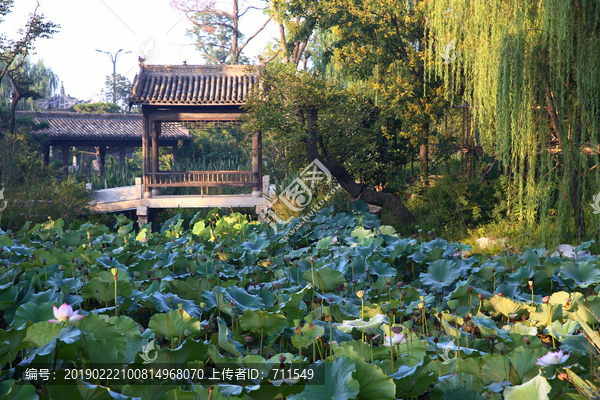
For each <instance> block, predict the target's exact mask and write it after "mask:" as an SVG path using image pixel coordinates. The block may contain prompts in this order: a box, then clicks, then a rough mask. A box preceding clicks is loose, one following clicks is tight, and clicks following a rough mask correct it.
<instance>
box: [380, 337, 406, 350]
mask: <svg viewBox="0 0 600 400" xmlns="http://www.w3.org/2000/svg"><path fill="white" fill-rule="evenodd" d="M391 340H392V344H393V345H397V344H402V343H406V339H405V338H404V335H394V337H393V338H392V339H391ZM383 345H384V346H385V347H390V337H389V336H386V337H385V343H384V344H383Z"/></svg>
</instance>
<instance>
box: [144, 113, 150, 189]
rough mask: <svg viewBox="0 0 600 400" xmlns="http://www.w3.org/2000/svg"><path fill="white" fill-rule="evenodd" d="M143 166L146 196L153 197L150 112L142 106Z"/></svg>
mask: <svg viewBox="0 0 600 400" xmlns="http://www.w3.org/2000/svg"><path fill="white" fill-rule="evenodd" d="M142 129H143V132H142V158H143V161H142V166H143V174H144V198H149V197H151V194H150V187H148V184H149V183H150V176H149V175H148V173H149V172H150V163H149V162H150V160H149V159H150V151H149V148H148V146H149V141H150V140H149V139H150V133H149V132H150V121H149V120H148V114H147V113H146V112H144V110H143V106H142Z"/></svg>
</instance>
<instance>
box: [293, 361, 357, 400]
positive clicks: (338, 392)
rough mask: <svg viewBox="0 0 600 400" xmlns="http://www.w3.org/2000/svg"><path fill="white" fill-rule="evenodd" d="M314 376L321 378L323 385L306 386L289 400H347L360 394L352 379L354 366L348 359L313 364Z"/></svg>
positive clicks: (355, 382)
mask: <svg viewBox="0 0 600 400" xmlns="http://www.w3.org/2000/svg"><path fill="white" fill-rule="evenodd" d="M312 367H313V369H314V375H315V376H319V377H322V379H323V380H324V384H323V385H306V386H305V387H304V390H303V391H302V393H300V394H293V395H291V396H289V397H288V399H289V400H307V399H310V400H348V399H354V398H356V396H357V395H358V394H359V393H360V383H359V382H358V381H357V380H356V379H354V377H353V375H354V372H355V371H356V365H355V363H354V362H353V361H352V359H350V358H349V357H346V356H342V357H339V358H336V359H335V361H333V362H332V363H329V362H323V363H319V364H313V366H312Z"/></svg>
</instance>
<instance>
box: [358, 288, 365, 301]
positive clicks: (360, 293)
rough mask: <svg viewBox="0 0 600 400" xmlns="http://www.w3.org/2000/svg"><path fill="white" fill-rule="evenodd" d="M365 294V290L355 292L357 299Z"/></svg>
mask: <svg viewBox="0 0 600 400" xmlns="http://www.w3.org/2000/svg"><path fill="white" fill-rule="evenodd" d="M364 295H365V291H364V290H359V291H358V292H356V296H358V298H359V299H362V298H363V297H364Z"/></svg>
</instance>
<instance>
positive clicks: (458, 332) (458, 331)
mask: <svg viewBox="0 0 600 400" xmlns="http://www.w3.org/2000/svg"><path fill="white" fill-rule="evenodd" d="M454 317H455V320H454V323H455V324H456V338H457V340H456V343H457V344H458V351H457V352H456V355H457V356H458V383H459V385H462V369H461V365H460V329H459V327H458V315H457V314H456V310H454Z"/></svg>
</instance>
